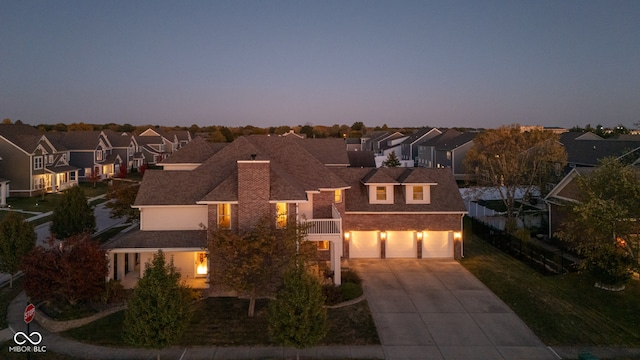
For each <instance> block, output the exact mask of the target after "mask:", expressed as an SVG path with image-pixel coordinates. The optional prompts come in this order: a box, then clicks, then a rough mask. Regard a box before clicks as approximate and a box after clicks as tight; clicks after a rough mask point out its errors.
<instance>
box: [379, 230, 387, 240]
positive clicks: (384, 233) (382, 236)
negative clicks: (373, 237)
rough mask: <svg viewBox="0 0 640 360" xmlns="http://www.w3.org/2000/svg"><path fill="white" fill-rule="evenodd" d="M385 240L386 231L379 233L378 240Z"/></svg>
mask: <svg viewBox="0 0 640 360" xmlns="http://www.w3.org/2000/svg"><path fill="white" fill-rule="evenodd" d="M386 238H387V232H386V231H382V232H380V239H382V240H385V239H386Z"/></svg>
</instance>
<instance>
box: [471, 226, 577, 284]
mask: <svg viewBox="0 0 640 360" xmlns="http://www.w3.org/2000/svg"><path fill="white" fill-rule="evenodd" d="M469 220H470V221H471V229H472V231H473V233H474V234H475V235H476V236H478V237H480V238H482V239H483V240H484V241H486V242H488V243H490V244H491V245H493V246H495V247H497V248H498V249H500V250H502V251H504V252H505V253H508V254H510V255H512V256H513V257H515V258H518V259H520V260H521V261H522V262H524V263H526V264H528V265H529V266H531V267H532V268H534V269H536V270H537V271H539V272H541V273H543V274H566V273H569V272H574V271H576V270H577V264H576V263H574V262H573V261H572V260H570V259H569V258H567V257H566V256H565V255H566V253H565V252H564V251H562V250H550V249H547V248H545V247H542V246H540V245H537V244H535V243H532V242H530V241H522V240H521V239H519V238H517V237H515V236H513V235H511V234H509V233H507V232H505V231H503V230H500V229H497V228H495V227H492V226H490V225H487V224H483V223H482V222H480V221H478V220H477V219H474V218H469Z"/></svg>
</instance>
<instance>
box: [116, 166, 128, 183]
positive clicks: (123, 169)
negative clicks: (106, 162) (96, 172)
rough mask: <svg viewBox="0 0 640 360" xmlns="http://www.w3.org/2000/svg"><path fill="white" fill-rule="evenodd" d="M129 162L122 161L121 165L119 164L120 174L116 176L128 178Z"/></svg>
mask: <svg viewBox="0 0 640 360" xmlns="http://www.w3.org/2000/svg"><path fill="white" fill-rule="evenodd" d="M127 174H128V171H127V163H124V162H123V163H120V166H118V174H117V175H116V177H118V178H120V179H126V178H127Z"/></svg>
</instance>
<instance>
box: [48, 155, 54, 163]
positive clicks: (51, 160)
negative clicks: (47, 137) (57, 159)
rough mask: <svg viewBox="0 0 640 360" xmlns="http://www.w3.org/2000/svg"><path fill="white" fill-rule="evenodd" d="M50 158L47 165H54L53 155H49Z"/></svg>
mask: <svg viewBox="0 0 640 360" xmlns="http://www.w3.org/2000/svg"><path fill="white" fill-rule="evenodd" d="M48 157H49V159H48V160H47V164H53V155H49V156H48Z"/></svg>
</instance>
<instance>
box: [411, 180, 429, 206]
mask: <svg viewBox="0 0 640 360" xmlns="http://www.w3.org/2000/svg"><path fill="white" fill-rule="evenodd" d="M405 193H406V197H407V198H406V200H407V204H429V203H431V186H429V185H423V184H416V185H405Z"/></svg>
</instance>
